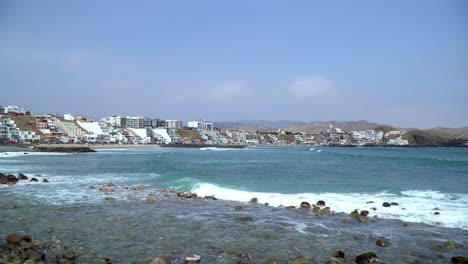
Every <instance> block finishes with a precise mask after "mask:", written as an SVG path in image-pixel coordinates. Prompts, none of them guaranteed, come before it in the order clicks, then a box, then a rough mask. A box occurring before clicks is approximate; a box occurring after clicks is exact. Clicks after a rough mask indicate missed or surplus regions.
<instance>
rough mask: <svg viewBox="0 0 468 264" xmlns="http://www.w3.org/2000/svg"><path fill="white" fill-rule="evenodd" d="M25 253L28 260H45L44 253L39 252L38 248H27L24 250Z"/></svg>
mask: <svg viewBox="0 0 468 264" xmlns="http://www.w3.org/2000/svg"><path fill="white" fill-rule="evenodd" d="M26 253H27V254H28V259H30V260H34V261H44V260H45V255H44V253H42V252H40V251H38V250H32V249H28V251H26Z"/></svg>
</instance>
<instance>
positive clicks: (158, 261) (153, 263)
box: [148, 257, 172, 264]
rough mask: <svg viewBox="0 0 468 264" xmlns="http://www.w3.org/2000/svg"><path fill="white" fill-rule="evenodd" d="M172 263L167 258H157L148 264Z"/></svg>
mask: <svg viewBox="0 0 468 264" xmlns="http://www.w3.org/2000/svg"><path fill="white" fill-rule="evenodd" d="M171 263H172V261H170V260H169V259H167V258H165V257H157V258H155V259H153V260H151V261H149V262H148V264H171Z"/></svg>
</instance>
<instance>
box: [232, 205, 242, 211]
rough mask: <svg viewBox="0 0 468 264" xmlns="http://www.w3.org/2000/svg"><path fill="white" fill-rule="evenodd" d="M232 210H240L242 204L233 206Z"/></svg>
mask: <svg viewBox="0 0 468 264" xmlns="http://www.w3.org/2000/svg"><path fill="white" fill-rule="evenodd" d="M234 210H237V211H240V210H242V206H240V205H238V206H236V207H234Z"/></svg>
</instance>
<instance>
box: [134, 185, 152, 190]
mask: <svg viewBox="0 0 468 264" xmlns="http://www.w3.org/2000/svg"><path fill="white" fill-rule="evenodd" d="M146 189H148V187H146V186H144V185H138V186H134V187H131V188H130V190H132V191H141V190H146Z"/></svg>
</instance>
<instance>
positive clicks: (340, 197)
mask: <svg viewBox="0 0 468 264" xmlns="http://www.w3.org/2000/svg"><path fill="white" fill-rule="evenodd" d="M191 191H192V192H194V193H197V194H198V195H201V196H205V195H214V196H215V197H216V198H218V199H224V200H232V201H241V202H248V201H250V199H252V198H253V197H257V199H258V202H259V203H269V204H270V205H272V206H289V205H294V206H298V205H299V204H300V203H301V202H303V201H307V202H310V203H315V202H316V201H318V200H324V201H325V202H326V204H327V206H330V207H331V209H332V210H333V211H335V212H345V213H350V212H352V211H353V210H354V209H360V210H369V212H370V216H374V215H377V216H378V217H382V218H391V219H400V220H403V221H407V222H416V223H419V222H421V223H426V224H436V223H441V224H442V225H443V226H446V227H454V228H463V229H468V218H466V216H467V215H468V195H467V194H444V193H440V192H437V191H431V190H427V191H422V190H408V191H403V192H401V193H400V194H393V193H389V192H385V191H384V192H379V193H375V194H369V193H297V194H282V193H265V192H250V191H243V190H235V189H229V188H223V187H220V186H217V185H214V184H209V183H202V184H198V185H196V186H195V187H194V188H193V189H192V190H191ZM369 201H372V202H373V203H367V202H369ZM384 202H396V203H399V205H398V206H391V207H383V206H382V204H383V203H384ZM373 207H376V208H377V210H376V211H374V210H372V209H371V208H373ZM436 207H438V208H440V209H441V210H442V211H440V215H434V213H435V212H436V211H435V210H434V208H436Z"/></svg>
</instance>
